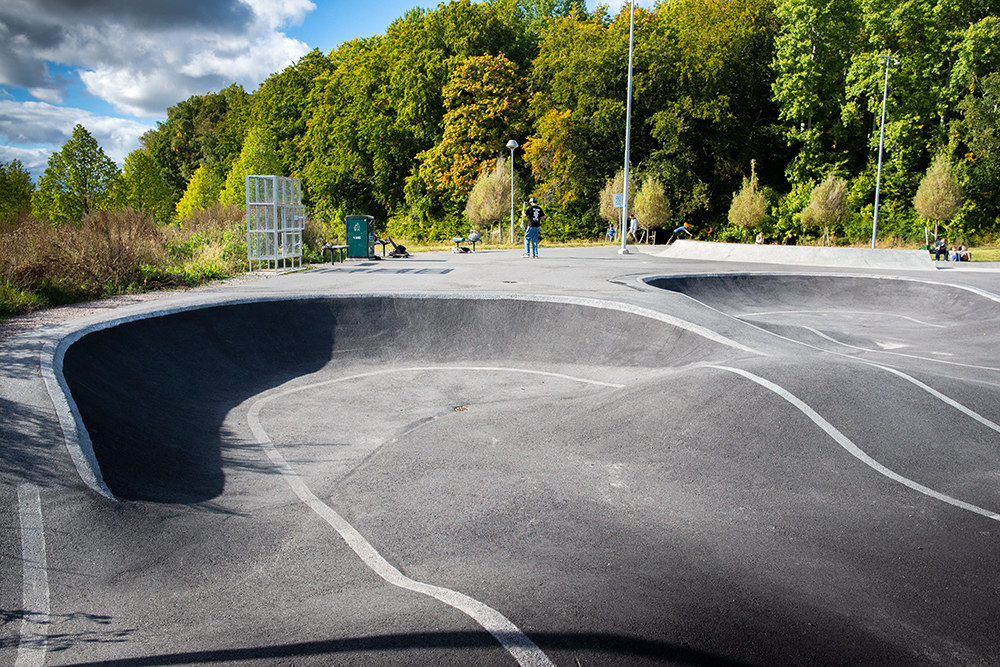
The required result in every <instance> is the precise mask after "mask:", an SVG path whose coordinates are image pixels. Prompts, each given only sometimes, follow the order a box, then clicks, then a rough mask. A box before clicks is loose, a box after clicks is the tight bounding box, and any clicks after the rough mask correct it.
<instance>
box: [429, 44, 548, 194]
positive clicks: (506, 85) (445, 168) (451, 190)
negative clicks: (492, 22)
mask: <svg viewBox="0 0 1000 667" xmlns="http://www.w3.org/2000/svg"><path fill="white" fill-rule="evenodd" d="M444 103H445V108H446V109H447V111H446V112H445V115H444V135H443V136H442V138H441V141H440V142H439V143H438V144H437V145H435V146H434V148H432V149H431V150H429V151H426V152H425V153H422V154H421V155H420V156H418V158H419V159H421V161H422V164H421V166H420V177H421V178H422V180H423V182H424V183H426V184H427V186H428V189H429V190H430V191H431V192H432V193H434V194H436V195H438V196H440V197H441V198H442V200H443V203H444V204H445V206H446V207H453V206H454V205H455V204H456V203H459V202H461V201H464V200H465V198H466V197H467V195H468V193H469V192H470V191H471V190H472V186H473V184H474V183H475V181H476V178H478V176H479V174H480V172H481V171H483V169H484V168H488V165H490V164H491V163H492V162H493V160H494V159H495V158H494V156H496V154H497V152H498V151H500V150H502V149H503V146H504V145H505V144H506V143H507V140H508V139H509V138H510V137H512V136H518V135H520V136H523V132H524V130H525V121H526V118H527V115H528V114H527V91H526V89H525V81H524V80H523V79H522V78H521V77H520V76H519V75H518V73H517V68H516V66H515V65H514V63H512V62H511V61H510V60H508V59H507V58H506V57H505V56H502V55H500V56H491V55H484V56H473V57H470V58H467V59H466V60H465V61H463V62H462V63H461V64H460V65H459V66H458V67H456V68H455V70H454V71H453V72H452V74H451V77H450V78H449V80H448V85H446V86H445V88H444Z"/></svg>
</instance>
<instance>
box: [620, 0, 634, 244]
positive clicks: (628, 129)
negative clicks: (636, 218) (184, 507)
mask: <svg viewBox="0 0 1000 667" xmlns="http://www.w3.org/2000/svg"><path fill="white" fill-rule="evenodd" d="M634 40H635V0H632V10H631V16H630V18H629V27H628V98H627V101H626V102H625V188H624V190H625V198H624V199H625V201H624V202H622V230H621V233H622V247H621V249H620V250H619V251H618V254H619V255H627V254H629V253H628V246H627V245H626V243H625V233H626V230H625V218H626V216H628V163H629V144H630V142H631V140H632V47H633V44H634Z"/></svg>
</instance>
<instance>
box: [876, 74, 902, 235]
mask: <svg viewBox="0 0 1000 667" xmlns="http://www.w3.org/2000/svg"><path fill="white" fill-rule="evenodd" d="M882 60H884V61H885V87H884V88H883V89H882V125H881V127H880V129H879V136H878V171H877V172H876V174H875V217H874V219H873V220H872V250H874V249H875V236H876V234H877V233H878V200H879V189H880V187H881V185H882V149H883V146H884V145H885V102H886V99H887V98H888V97H889V65H890V63H899V58H897V57H895V56H879V61H882Z"/></svg>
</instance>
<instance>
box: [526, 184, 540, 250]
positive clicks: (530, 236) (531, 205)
mask: <svg viewBox="0 0 1000 667" xmlns="http://www.w3.org/2000/svg"><path fill="white" fill-rule="evenodd" d="M524 215H526V216H527V217H528V228H527V229H526V230H524V256H525V257H538V232H539V231H541V226H542V219H543V218H544V217H545V211H543V210H542V209H541V207H540V206H539V205H538V200H537V199H535V198H534V197H530V198H529V199H528V208H527V209H526V210H525V212H524Z"/></svg>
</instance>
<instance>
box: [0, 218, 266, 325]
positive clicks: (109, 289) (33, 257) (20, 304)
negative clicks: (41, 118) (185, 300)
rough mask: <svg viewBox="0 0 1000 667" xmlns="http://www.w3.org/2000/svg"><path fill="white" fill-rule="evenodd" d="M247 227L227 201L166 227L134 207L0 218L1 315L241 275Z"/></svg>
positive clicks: (244, 266) (244, 259)
mask: <svg viewBox="0 0 1000 667" xmlns="http://www.w3.org/2000/svg"><path fill="white" fill-rule="evenodd" d="M243 225H244V223H243V211H242V210H241V209H239V208H236V207H228V208H227V207H222V206H217V207H214V208H212V209H209V210H207V211H196V212H195V213H194V214H192V215H190V216H189V217H188V218H186V219H185V220H184V221H183V222H182V223H181V224H179V225H169V226H163V225H160V224H157V223H156V222H155V221H154V220H153V219H152V218H151V217H149V216H148V215H146V214H145V213H143V212H141V211H135V210H131V209H123V210H117V211H100V212H97V213H94V214H92V215H89V216H88V217H87V218H86V219H84V220H83V221H81V222H79V223H63V224H61V225H52V224H50V223H49V222H48V221H45V220H38V219H35V218H32V217H30V216H21V217H19V218H17V219H14V220H11V221H8V222H7V223H0V314H15V313H23V312H28V311H31V310H35V309H38V308H43V307H46V306H50V305H59V304H65V303H72V302H75V301H83V300H87V299H93V298H98V297H103V296H111V295H115V294H122V293H128V292H137V291H144V290H148V289H155V288H162V287H169V286H179V285H196V284H199V283H201V282H204V281H205V280H208V279H213V278H222V277H226V276H231V275H235V274H238V273H242V272H243V271H245V270H246V265H247V262H246V237H245V233H244V226H243Z"/></svg>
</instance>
